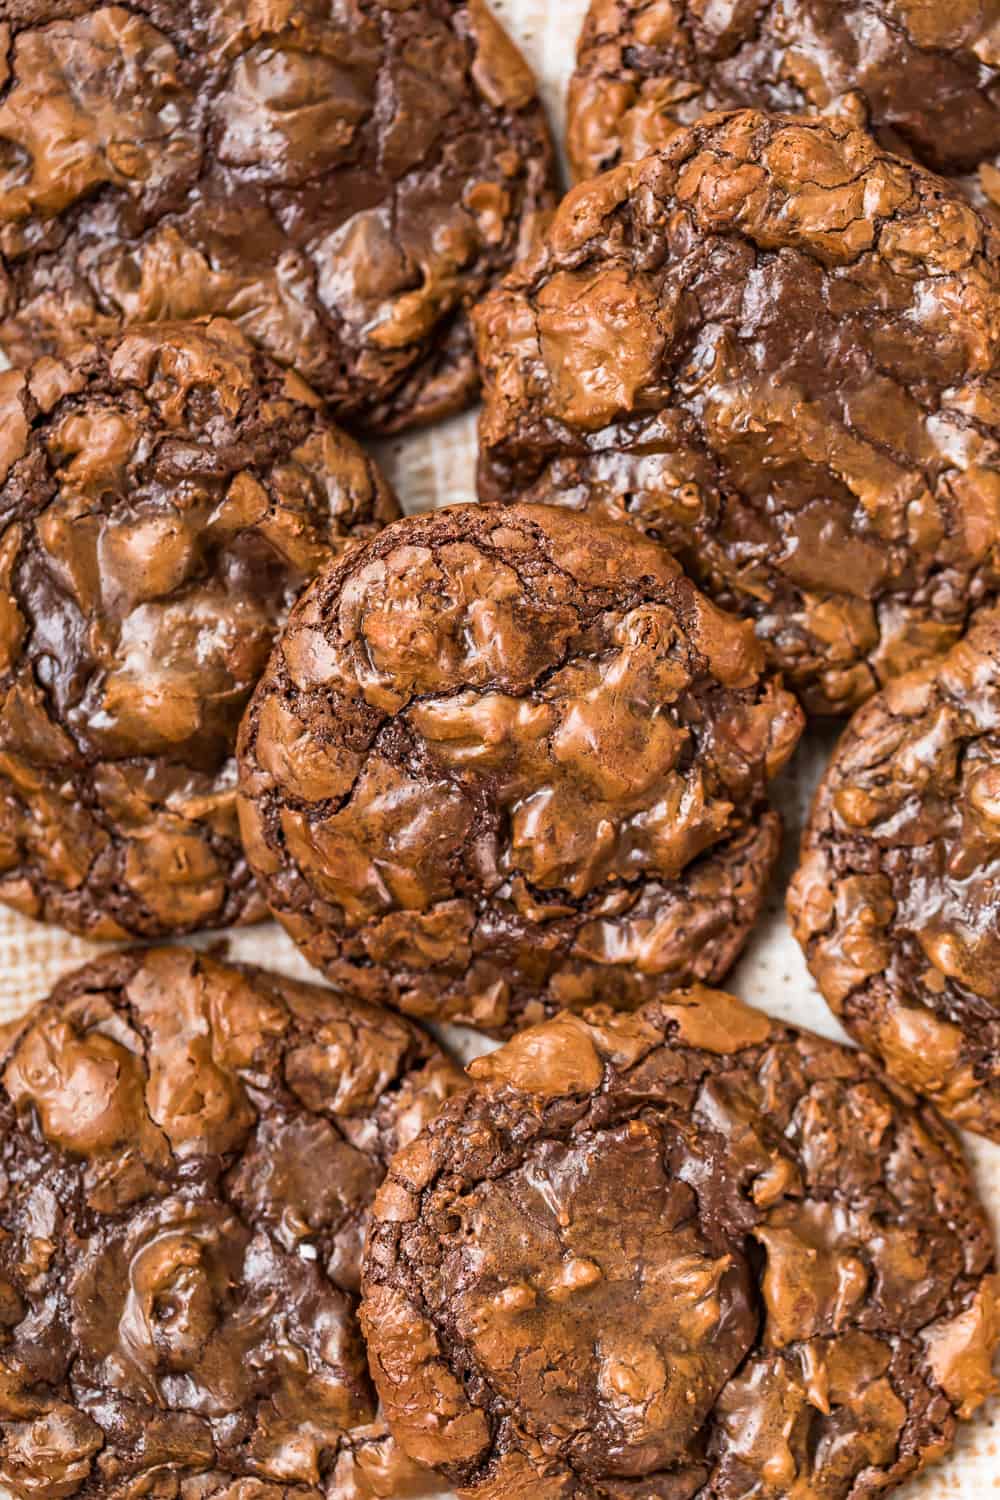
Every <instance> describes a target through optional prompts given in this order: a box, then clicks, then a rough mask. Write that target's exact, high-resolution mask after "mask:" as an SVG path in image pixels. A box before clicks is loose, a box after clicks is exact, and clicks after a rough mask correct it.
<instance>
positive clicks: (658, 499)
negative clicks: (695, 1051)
mask: <svg viewBox="0 0 1000 1500" xmlns="http://www.w3.org/2000/svg"><path fill="white" fill-rule="evenodd" d="M478 322H479V337H480V347H481V354H482V360H483V366H484V371H485V382H486V403H487V404H486V408H485V412H484V416H483V420H482V429H481V431H482V460H481V481H480V487H481V492H482V494H483V495H484V497H486V498H500V497H502V496H504V495H509V494H511V493H521V494H522V496H523V498H527V499H533V500H542V501H550V502H555V503H560V504H564V505H572V506H577V507H582V506H589V507H590V508H592V509H594V510H597V511H599V512H601V513H610V514H612V515H618V516H621V515H626V516H628V517H629V518H630V519H632V520H633V521H634V522H635V523H636V524H637V525H640V526H642V527H644V528H645V529H646V530H648V531H649V532H651V533H652V534H653V535H655V536H658V537H661V538H662V539H663V540H665V541H666V542H667V543H668V545H669V546H670V547H671V548H672V549H673V550H675V551H677V552H678V555H679V556H680V557H681V559H682V561H683V562H684V563H685V566H686V567H687V568H688V571H689V572H692V573H693V574H694V576H696V578H697V579H698V581H699V582H700V583H702V585H703V586H704V587H705V588H706V589H707V591H708V592H709V593H710V594H711V595H712V596H713V597H714V598H715V599H716V600H717V601H718V602H720V603H721V604H723V605H724V606H725V607H727V608H731V609H734V610H737V611H738V612H740V613H743V614H746V615H749V616H751V617H752V618H753V619H754V620H755V622H756V625H757V630H758V632H759V634H760V636H761V637H762V639H763V640H764V641H765V642H766V643H767V645H768V648H769V650H770V653H771V657H772V660H774V661H775V662H776V663H778V664H779V665H780V666H781V667H782V668H783V669H784V670H785V671H786V673H787V674H788V677H789V679H790V681H791V683H792V684H793V685H794V686H795V687H796V688H797V689H798V690H799V691H800V693H801V694H802V696H803V697H804V698H805V700H806V703H807V705H808V706H809V707H810V708H811V709H812V710H813V711H815V712H818V713H845V712H847V711H849V710H850V709H852V708H854V707H855V706H856V705H857V704H859V703H861V702H862V701H863V700H864V699H865V698H867V697H869V696H870V695H871V694H872V692H874V691H875V689H876V688H877V687H878V685H879V684H880V683H881V682H883V681H885V680H886V679H888V678H890V677H892V676H895V675H897V674H898V673H899V672H900V671H902V670H905V669H906V668H908V667H910V666H912V665H915V664H916V663H917V662H919V661H920V660H922V659H924V658H927V657H929V656H932V655H934V654H936V653H943V652H944V651H945V650H946V649H947V648H948V647H949V646H951V645H952V644H954V642H955V640H956V639H957V638H958V637H959V635H960V634H961V633H962V630H963V628H964V625H965V623H966V620H967V618H968V616H969V613H970V611H971V609H972V608H973V606H974V605H975V604H976V602H977V601H978V600H980V599H982V598H983V597H986V596H989V595H990V594H991V592H994V591H995V590H996V588H997V586H998V583H1000V558H998V550H1000V544H998V536H1000V523H998V516H1000V477H998V476H1000V442H998V433H1000V387H998V384H997V380H996V370H997V367H998V362H1000V233H998V232H997V231H995V230H994V229H993V228H991V227H990V226H989V225H988V224H987V223H986V221H985V220H984V219H983V218H982V217H981V216H980V215H979V214H978V213H976V212H975V211H974V210H973V209H972V208H971V207H970V206H969V205H968V203H967V202H966V201H965V200H964V199H963V198H962V197H961V196H960V195H959V194H958V193H957V192H953V191H951V190H950V189H949V188H948V187H947V186H946V185H945V184H944V183H943V182H942V181H941V180H940V179H939V178H937V177H933V176H931V175H930V174H929V173H927V172H925V171H923V170H922V169H921V168H919V167H916V166H913V165H911V164H908V163H906V162H904V161H902V160H900V159H898V158H896V157H893V156H891V155H889V154H887V153H886V152H884V151H882V150H881V149H880V148H879V147H878V146H877V145H876V144H875V142H874V141H873V140H872V138H871V137H870V136H869V135H868V134H867V133H866V132H864V131H862V130H858V129H855V128H852V127H851V126H849V125H847V124H846V123H844V122H843V121H839V122H832V123H830V122H824V121H820V120H809V119H805V120H800V119H791V118H789V117H786V116H772V115H764V114H758V113H754V112H751V111H744V112H741V113H735V114H730V115H715V116H710V117H709V118H708V119H706V120H704V121H703V122H702V123H701V124H699V125H695V126H692V127H691V128H690V129H686V130H682V131H679V132H678V133H677V134H676V135H674V136H673V137H672V138H671V140H670V141H669V143H668V144H667V145H666V147H665V148H664V149H663V150H662V151H659V152H657V153H656V154H654V155H652V156H650V157H647V158H646V159H645V160H644V161H642V162H639V163H636V164H633V165H626V166H623V167H619V168H618V169H617V170H616V171H614V172H611V173H607V174H606V175H605V176H603V177H599V178H596V179H595V180H594V181H593V182H592V183H585V184H583V185H582V186H580V187H579V188H577V189H576V190H575V191H574V192H573V193H571V194H570V195H569V197H568V198H567V199H566V200H565V202H564V204H563V206H562V208H561V209H560V211H559V213H558V214H557V215H556V218H555V221H554V223H553V225H552V228H551V231H550V232H549V234H548V236H547V238H546V241H545V243H544V245H543V246H542V247H541V248H540V249H539V251H538V252H537V253H536V254H535V255H534V256H533V257H532V258H530V259H529V260H528V261H526V262H525V263H524V264H522V265H521V266H520V267H519V268H518V269H517V270H515V271H514V272H513V273H512V274H511V276H510V277H509V278H508V280H507V281H506V282H505V284H504V285H503V287H502V288H500V289H498V290H497V291H496V292H494V293H493V294H492V295H491V296H490V297H489V298H488V299H487V300H486V301H485V303H484V304H483V306H482V308H481V309H480V312H479V315H478Z"/></svg>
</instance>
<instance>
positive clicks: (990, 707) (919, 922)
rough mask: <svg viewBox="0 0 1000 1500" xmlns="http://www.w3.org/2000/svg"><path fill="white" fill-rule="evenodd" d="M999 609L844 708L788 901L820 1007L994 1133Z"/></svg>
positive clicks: (963, 1117)
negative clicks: (949, 647)
mask: <svg viewBox="0 0 1000 1500" xmlns="http://www.w3.org/2000/svg"><path fill="white" fill-rule="evenodd" d="M998 882H1000V613H998V612H996V611H991V612H988V613H987V614H985V615H984V616H983V617H982V618H981V619H979V620H978V621H977V622H976V624H975V625H974V627H973V628H972V630H970V632H969V634H968V636H967V637H966V639H965V640H964V641H962V642H961V643H960V644H959V645H958V646H956V647H955V648H954V650H953V651H952V652H951V653H950V654H949V655H948V656H947V657H946V658H945V660H944V662H942V663H940V664H938V665H936V666H934V667H928V668H925V669H923V670H921V671H919V672H913V673H910V674H909V675H907V676H906V677H902V678H900V679H899V681H897V682H894V683H893V684H892V685H891V686H890V687H889V688H887V689H886V691H885V692H884V693H881V694H880V695H879V696H878V697H877V698H875V699H873V701H872V702H871V703H868V704H866V705H865V707H864V708H863V709H861V710H860V712H859V713H858V714H857V715H856V716H855V717H854V719H852V721H851V723H850V725H849V727H848V729H847V731H846V733H845V734H844V737H843V739H842V740H841V742H840V745H839V747H838V749H837V751H836V754H835V755H834V758H833V761H832V763H831V765H830V767H829V769H828V771H827V773H826V776H825V778H824V780H823V782H822V784H821V786H820V789H819V791H818V793H817V795H816V801H815V803H814V806H813V810H812V816H811V818H810V821H809V824H808V827H807V829H806V832H805V836H804V838H803V842H802V862H801V865H800V868H799V870H798V873H797V874H796V876H795V879H794V881H793V882H792V886H791V888H790V891H789V898H788V907H789V913H790V916H791V918H792V922H793V925H794V927H795V932H796V936H797V937H798V939H799V941H800V942H801V944H802V946H803V949H804V950H805V954H806V958H807V959H808V961H809V967H810V968H811V969H812V972H813V974H814V975H815V977H816V980H817V983H818V984H819V987H820V989H821V990H822V992H823V994H824V995H825V997H826V999H827V1000H828V1001H829V1002H830V1005H831V1006H832V1007H833V1009H834V1010H835V1011H836V1012H837V1014H838V1015H839V1016H840V1017H841V1019H842V1020H843V1021H844V1024H845V1025H846V1026H847V1027H848V1029H849V1030H850V1031H851V1033H852V1034H853V1035H854V1036H856V1037H857V1039H858V1040H859V1041H860V1042H861V1043H862V1045H863V1046H865V1047H867V1048H868V1049H869V1050H870V1051H872V1052H875V1053H877V1054H878V1055H879V1056H881V1057H882V1059H883V1060H884V1062H885V1065H886V1067H887V1068H888V1069H889V1071H890V1072H891V1073H892V1074H893V1076H894V1077H896V1078H899V1079H901V1080H902V1081H903V1082H904V1083H907V1084H909V1085H910V1087H911V1088H914V1089H917V1090H919V1091H920V1092H922V1093H925V1094H928V1095H930V1097H931V1098H932V1099H933V1100H934V1102H935V1103H936V1104H937V1105H938V1106H939V1108H940V1109H941V1110H942V1111H943V1112H944V1113H945V1114H947V1115H949V1116H950V1117H951V1118H952V1119H954V1120H956V1121H957V1122H958V1123H959V1124H960V1125H964V1126H966V1127H967V1128H968V1129H970V1130H978V1131H981V1132H982V1133H983V1134H984V1135H988V1136H991V1137H992V1138H993V1139H994V1140H997V1141H1000V929H998V926H997V891H998V888H1000V886H998Z"/></svg>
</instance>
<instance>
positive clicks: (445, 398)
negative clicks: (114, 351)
mask: <svg viewBox="0 0 1000 1500" xmlns="http://www.w3.org/2000/svg"><path fill="white" fill-rule="evenodd" d="M553 184H554V167H553V153H552V147H551V143H550V140H549V135H548V130H547V127H546V124H545V119H544V115H543V113H542V110H541V106H540V105H539V103H538V99H537V96H536V90H535V81H534V78H533V76H532V74H531V72H530V70H529V69H528V67H527V65H526V64H525V62H524V60H523V58H522V57H521V55H520V53H519V52H518V51H517V49H516V48H515V46H514V44H513V43H512V42H511V41H510V39H509V37H508V36H507V35H506V33H505V32H504V31H503V29H502V27H501V26H500V25H499V24H498V22H497V21H496V20H495V18H494V17H493V15H492V13H491V12H490V10H489V8H488V6H487V5H486V4H485V0H467V3H459V0H384V3H376V0H297V3H295V4H289V3H288V0H259V3H255V4H252V5H248V4H247V0H133V3H130V4H129V5H128V6H122V5H116V4H105V5H102V4H100V3H94V0H91V3H87V0H8V3H7V4H6V5H5V6H4V7H3V11H2V14H0V346H2V347H4V348H5V349H6V352H7V353H8V354H9V355H10V357H11V358H12V359H13V360H14V361H15V363H18V364H25V363H27V362H28V361H29V360H30V359H32V358H33V357H34V356H35V355H36V354H37V353H39V352H40V351H42V350H45V351H47V352H50V353H59V354H62V353H65V352H66V351H67V350H68V349H73V348H75V347H76V346H77V345H78V344H79V342H80V340H81V339H89V338H90V337H92V336H93V334H94V333H103V334H109V333H113V332H115V331H116V330H117V329H119V328H120V327H121V326H122V325H123V324H137V323H148V322H159V321H160V320H161V319H164V318H193V317H200V316H204V315H217V314H222V315H225V316H228V317H232V318H234V319H236V321H238V322H239V323H240V325H241V327H242V328H243V330H244V332H245V333H246V334H248V335H249V336H250V337H251V338H252V339H253V340H254V341H255V342H256V343H257V344H258V345H259V346H260V347H261V348H263V349H264V350H266V351H267V352H268V353H269V354H271V355H273V356H274V358H276V359H277V360H278V361H279V362H280V363H281V364H283V365H286V366H290V367H294V368H296V369H298V370H299V371H300V372H301V373H302V374H303V375H304V376H305V377H306V379H308V380H309V381H311V382H312V383H313V384H314V385H315V387H316V389H317V390H318V391H319V392H320V393H321V395H322V396H323V397H324V398H325V399H326V400H327V401H329V402H330V404H331V408H332V410H333V412H334V414H335V415H336V416H338V417H339V418H341V419H344V420H349V421H351V422H352V423H358V424H361V425H363V426H366V427H368V428H370V429H372V430H376V431H381V432H389V431H393V430H396V429H399V428H402V427H406V426H409V425H412V424H413V423H416V422H425V421H429V420H431V419H433V418H436V417H439V416H441V415H443V414H445V413H447V412H449V411H453V410H456V409H457V408H459V407H461V406H463V405H465V404H467V402H468V401H469V400H471V398H472V396H473V394H474V392H475V389H476V384H477V376H476V365H475V355H474V350H473V347H472V338H471V336H470V332H469V326H468V321H467V318H466V308H467V306H468V304H469V303H470V301H471V300H472V299H474V298H475V297H477V296H479V295H481V294H482V292H483V291H484V290H485V289H486V288H487V286H488V285H489V284H490V282H491V281H492V280H493V278H495V277H496V276H497V275H498V274H499V273H500V272H502V271H503V270H505V269H506V268H507V267H508V266H509V265H510V263H511V261H512V260H513V259H514V257H515V255H516V254H517V252H518V251H519V249H521V248H522V247H523V245H524V244H525V243H526V242H527V240H528V238H529V237H530V235H531V233H532V230H533V225H534V221H535V219H536V217H537V216H538V214H539V213H542V212H544V211H547V210H548V208H550V207H551V205H552V202H553V191H552V190H553Z"/></svg>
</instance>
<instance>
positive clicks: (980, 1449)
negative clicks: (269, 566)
mask: <svg viewBox="0 0 1000 1500" xmlns="http://www.w3.org/2000/svg"><path fill="white" fill-rule="evenodd" d="M830 3H836V0H830ZM586 5H587V0H547V3H546V0H494V8H495V9H496V10H497V12H498V14H499V15H500V16H501V17H502V18H503V20H504V21H505V22H506V24H507V25H508V26H509V27H510V29H511V31H512V32H513V33H514V34H515V36H516V37H517V38H518V40H519V41H520V43H521V45H522V46H523V48H524V51H525V53H526V55H527V56H528V58H529V60H530V61H531V63H532V64H533V66H534V67H535V69H536V71H537V72H538V75H539V77H540V78H541V80H542V85H543V90H544V93H545V98H546V103H547V105H548V108H549V113H550V117H551V119H552V122H553V125H554V127H555V129H556V131H557V133H561V129H562V122H563V103H562V101H563V94H564V90H565V84H566V80H567V78H568V76H569V73H570V71H571V69H572V65H573V49H574V46H575V42H576V36H577V33H578V31H579V25H580V21H581V20H582V17H583V14H584V12H585V10H586ZM380 456H381V457H382V460H383V463H384V464H385V466H386V468H387V470H388V471H389V473H390V474H391V476H392V478H393V480H394V482H395V483H396V485H397V488H398V489H399V493H400V496H401V498H402V500H403V502H404V505H405V506H406V508H407V510H420V509H423V508H425V507H427V506H429V505H445V504H451V503H454V502H456V501H463V500H473V499H474V498H475V489H474V468H475V417H474V414H470V415H469V416H466V417H462V418H459V419H458V420H456V421H453V422H450V423H448V424H446V425H445V426H443V427H438V428H435V429H434V430H433V431H430V432H427V433H422V434H418V435H417V436H415V437H411V438H408V439H405V440H399V441H397V442H394V443H392V444H391V445H387V446H386V448H385V449H384V450H383V452H382V454H381V455H380ZM831 744H832V739H831V737H830V736H829V735H828V734H824V733H818V734H817V733H813V734H811V735H810V736H808V737H807V743H806V744H805V745H804V746H803V748H802V749H801V751H800V753H799V755H798V757H797V759H796V761H795V762H794V763H793V765H792V767H791V768H790V770H789V771H788V772H787V773H786V775H785V776H784V777H783V779H782V782H781V785H780V787H779V788H778V800H779V802H780V804H781V807H782V810H783V812H784V814H785V819H786V845H785V866H786V870H785V872H784V874H783V875H782V877H781V879H780V880H779V881H778V882H777V883H776V886H775V889H774V891H773V892H772V900H771V903H770V909H769V913H768V916H767V919H766V921H765V922H764V923H763V924H762V925H761V928H760V930H759V931H758V933H757V935H756V937H755V939H754V941H753V943H752V945H751V947H750V949H749V951H748V953H747V954H746V956H745V958H744V959H743V961H742V963H741V964H740V966H739V968H738V970H737V972H736V974H735V975H734V976H733V978H732V980H731V982H730V983H731V987H732V988H733V989H734V990H735V991H737V992H738V993H739V994H740V995H742V996H743V998H744V999H746V1000H748V1001H750V1002H751V1003H753V1004H755V1005H759V1006H760V1007H761V1008H762V1009H764V1010H768V1011H770V1012H772V1013H773V1014H775V1015H778V1016H781V1017H783V1018H785V1019H788V1020H792V1021H795V1022H797V1023H799V1024H802V1025H806V1026H811V1027H813V1028H814V1029H815V1030H818V1031H822V1032H824V1033H826V1034H827V1035H831V1036H835V1035H838V1034H840V1033H839V1028H838V1027H837V1024H836V1022H835V1021H834V1020H833V1018H832V1016H831V1015H830V1013H829V1011H828V1010H827V1008H826V1006H825V1005H824V1003H823V1002H822V1000H821V999H820V997H819V995H818V994H817V993H816V990H815V986H814V985H813V983H812V980H811V979H810V977H809V975H808V973H807V971H806V968H805V965H804V963H803V960H802V956H801V953H800V952H799V949H798V946H797V945H796V943H795V942H794V941H793V939H792V938H791V936H790V934H789V932H788V929H787V926H786V923H785V919H784V915H783V910H782V899H783V885H784V880H785V879H786V878H787V867H788V866H789V864H791V863H794V850H795V846H796V843H797V837H798V827H799V824H800V822H801V817H802V813H803V810H804V808H805V807H806V805H807V803H808V799H809V796H810V793H811V790H812V787H813V786H814V784H815V781H816V777H817V775H818V773H819V771H820V770H821V769H822V766H823V764H824V761H825V758H826V756H827V755H828V754H829V749H830V745H831ZM217 941H218V934H212V935H208V936H206V937H205V938H203V939H201V940H199V946H202V945H204V944H206V943H209V942H217ZM228 945H229V953H230V956H232V957H233V958H239V959H243V960H245V961H248V962H254V963H261V964H265V965H269V966H271V967H273V968H277V969H282V970H285V971H286V972H288V973H291V974H297V975H300V976H303V977H307V976H308V975H309V973H310V971H309V969H308V966H307V965H306V964H305V962H304V961H303V960H302V959H301V958H300V957H299V956H298V954H297V953H296V951H295V949H294V948H293V946H292V944H291V943H290V941H289V940H288V938H287V937H285V935H284V933H282V932H281V931H280V929H278V928H277V927H276V926H274V925H268V926H264V927H259V928H254V929H251V930H248V931H243V932H240V933H236V934H230V935H229V938H228ZM98 951H100V950H99V949H98V948H96V947H95V945H93V944H88V943H85V942H81V941H80V940H78V939H76V938H71V937H69V936H67V935H66V934H65V933H61V932H59V931H58V930H57V929H55V928H47V927H42V926H39V925H38V924H37V923H33V922H28V921H26V920H24V919H22V918H20V917H17V916H16V915H14V914H13V913H10V912H7V911H5V910H4V909H3V908H0V1022H2V1021H3V1020H5V1019H8V1018H11V1017H13V1016H15V1015H18V1014H20V1013H21V1012H22V1011H23V1010H25V1009H26V1008H27V1007H28V1005H30V1004H31V1002H33V1001H34V1000H37V999H39V998H40V997H41V996H43V995H44V994H45V993H46V992H47V991H48V989H49V988H50V987H51V985H52V983H53V982H54V981H55V979H56V978H58V977H59V975H61V974H64V973H66V972H68V971H69V970H70V969H72V968H74V967H75V966H76V965H77V964H79V963H82V962H84V961H85V960H86V959H87V958H88V957H90V956H91V955H92V954H94V953H96V952H98ZM450 1039H451V1041H452V1042H453V1044H455V1045H457V1046H458V1047H459V1048H460V1050H461V1051H462V1053H463V1055H465V1056H466V1057H470V1056H473V1055H475V1052H476V1051H477V1050H482V1040H481V1039H478V1038H475V1037H473V1036H472V1035H471V1034H470V1033H465V1034H461V1033H458V1032H455V1031H452V1032H451V1034H450ZM965 1141H966V1145H967V1148H968V1150H969V1153H970V1155H971V1156H972V1157H973V1159H974V1162H975V1166H976V1170H977V1173H978V1178H979V1182H980V1186H981V1190H982V1192H983V1194H984V1197H985V1199H986V1201H987V1203H988V1204H989V1205H990V1207H991V1210H992V1211H993V1216H994V1222H995V1223H997V1224H998V1225H1000V1148H998V1147H993V1146H990V1145H988V1144H987V1143H986V1142H983V1141H978V1140H977V1139H976V1138H974V1137H972V1136H966V1137H965ZM3 1493H4V1492H3V1491H2V1490H0V1496H2V1495H3ZM899 1493H900V1495H901V1497H903V1500H905V1497H911V1500H917V1497H921V1500H973V1497H974V1496H976V1497H981V1500H986V1497H989V1496H991V1495H994V1494H996V1495H997V1496H1000V1404H998V1403H996V1402H994V1403H992V1404H991V1405H990V1406H989V1407H988V1409H987V1410H986V1412H985V1413H983V1414H981V1415H980V1417H979V1419H978V1420H977V1421H976V1422H975V1423H973V1424H969V1425H967V1426H966V1427H965V1428H964V1429H963V1431H962V1434H961V1439H960V1442H959V1444H958V1447H957V1449H956V1452H955V1453H954V1455H953V1456H952V1457H951V1459H950V1460H949V1461H948V1462H947V1463H945V1464H943V1465H941V1466H939V1467H938V1468H936V1469H934V1470H932V1471H931V1472H929V1473H928V1474H926V1475H924V1476H923V1478H922V1479H920V1480H917V1481H915V1482H914V1483H912V1484H911V1485H909V1486H906V1487H904V1489H903V1490H901V1491H900V1492H899Z"/></svg>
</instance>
